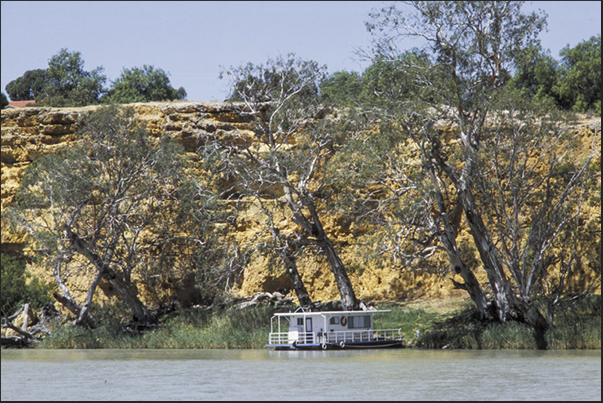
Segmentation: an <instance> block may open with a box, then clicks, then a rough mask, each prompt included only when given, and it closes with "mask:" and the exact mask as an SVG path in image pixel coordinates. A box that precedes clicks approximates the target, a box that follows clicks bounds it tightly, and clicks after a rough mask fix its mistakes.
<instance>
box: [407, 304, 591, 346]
mask: <svg viewBox="0 0 603 403" xmlns="http://www.w3.org/2000/svg"><path fill="white" fill-rule="evenodd" d="M545 339H546V341H547V343H548V348H549V349H554V350H564V349H601V296H600V295H592V296H589V297H588V298H586V299H584V300H582V301H580V302H579V303H577V304H575V305H574V306H572V307H570V308H568V309H567V310H564V311H562V312H560V313H558V314H557V315H556V317H555V320H554V322H553V324H552V325H551V326H550V328H549V330H548V331H547V332H546V334H545ZM414 346H415V347H421V348H436V349H437V348H461V349H516V350H521V349H537V343H536V339H535V335H534V331H533V329H532V328H531V327H529V326H527V325H525V324H521V323H515V322H508V323H496V322H491V323H483V322H481V321H480V320H479V319H478V315H477V312H476V310H475V309H472V308H471V309H465V310H463V311H460V312H455V313H453V314H452V315H451V316H447V317H446V316H442V317H441V320H439V321H434V322H433V323H432V325H431V328H430V329H429V330H428V331H426V332H425V333H424V334H422V335H421V336H420V337H419V338H418V340H416V342H415V344H414Z"/></svg>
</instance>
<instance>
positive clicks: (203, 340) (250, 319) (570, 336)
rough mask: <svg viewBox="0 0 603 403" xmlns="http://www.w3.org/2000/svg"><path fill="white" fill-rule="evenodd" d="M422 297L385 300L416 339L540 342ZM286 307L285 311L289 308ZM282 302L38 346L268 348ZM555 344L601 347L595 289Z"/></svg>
mask: <svg viewBox="0 0 603 403" xmlns="http://www.w3.org/2000/svg"><path fill="white" fill-rule="evenodd" d="M445 304H446V306H444V307H443V306H442V303H439V304H438V303H434V302H433V301H429V302H425V303H422V304H416V303H415V304H404V305H400V304H379V305H378V308H379V309H391V310H392V312H391V313H390V315H389V323H387V322H386V323H384V325H385V327H388V328H401V329H402V333H403V335H404V338H405V340H406V343H407V346H408V347H415V348H437V349H440V348H460V349H536V342H535V340H534V335H533V332H532V330H531V329H530V328H528V327H526V326H523V325H519V324H516V323H509V324H504V325H503V324H495V323H492V324H481V323H480V322H479V321H477V320H476V315H475V310H474V309H473V308H472V307H471V305H470V303H469V302H467V301H465V300H456V301H453V302H450V301H447V302H445ZM279 311H283V310H282V308H281V309H280V310H279ZM274 312H276V309H275V308H272V307H269V306H259V307H253V308H246V309H243V310H236V309H226V310H220V311H216V312H208V311H200V310H194V309H191V310H179V311H175V312H172V313H171V314H169V315H168V316H166V317H164V319H163V320H162V323H161V326H160V327H159V328H158V329H156V330H153V331H148V332H145V333H143V334H140V335H130V334H127V333H124V332H123V331H122V328H121V324H120V322H119V320H118V319H109V320H104V321H103V323H102V324H101V326H99V327H98V328H96V329H93V330H87V329H81V328H72V327H71V326H70V325H56V326H55V327H54V328H53V329H52V330H53V336H52V337H48V338H46V339H45V340H44V341H42V342H41V343H39V344H38V346H37V348H116V349H120V348H183V349H188V348H263V347H264V344H265V343H266V342H267V340H268V333H269V331H270V318H271V316H272V314H273V313H274ZM546 338H547V341H548V344H549V348H550V349H561V350H562V349H600V348H601V297H600V296H592V297H591V298H589V299H587V300H585V301H583V302H582V303H580V304H579V305H576V306H574V307H572V308H571V309H569V310H567V311H565V312H563V313H560V314H558V315H557V316H556V319H555V324H554V326H553V327H552V328H551V330H549V331H548V332H547V334H546Z"/></svg>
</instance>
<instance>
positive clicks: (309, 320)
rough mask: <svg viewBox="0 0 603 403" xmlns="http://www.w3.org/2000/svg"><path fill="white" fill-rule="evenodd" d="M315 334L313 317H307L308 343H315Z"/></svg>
mask: <svg viewBox="0 0 603 403" xmlns="http://www.w3.org/2000/svg"><path fill="white" fill-rule="evenodd" d="M313 336H314V334H313V333H312V318H306V343H308V344H311V343H314V337H313Z"/></svg>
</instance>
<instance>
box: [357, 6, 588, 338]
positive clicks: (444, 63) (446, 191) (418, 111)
mask: <svg viewBox="0 0 603 403" xmlns="http://www.w3.org/2000/svg"><path fill="white" fill-rule="evenodd" d="M402 3H403V4H402V6H401V7H399V6H398V5H392V6H390V7H387V8H385V9H383V10H381V11H380V12H375V13H372V14H371V21H370V22H369V23H367V27H368V29H369V31H370V32H371V33H372V34H373V35H374V48H373V51H372V57H373V59H374V60H375V61H379V62H380V63H389V66H390V69H391V70H392V71H398V72H400V75H401V76H403V77H406V80H407V83H408V85H409V86H410V87H411V88H413V96H412V97H403V98H400V97H396V96H395V95H394V96H392V97H388V96H387V95H388V94H390V93H391V91H390V92H387V91H386V92H384V93H383V94H379V93H376V95H377V98H378V99H379V102H378V103H377V108H378V111H379V113H381V115H382V117H383V120H384V122H386V123H384V124H383V125H382V127H383V128H384V130H386V131H387V132H388V133H389V134H388V135H389V136H393V138H394V141H395V142H399V144H409V145H410V144H412V145H413V147H415V149H416V150H417V152H418V155H419V156H420V159H421V175H422V177H421V178H419V182H420V183H421V186H420V187H419V186H417V187H416V189H418V190H421V189H423V190H422V193H421V195H422V196H421V199H422V200H423V201H424V203H423V209H424V211H429V212H430V215H431V217H427V216H425V215H423V216H422V217H423V219H424V220H427V221H424V222H427V223H428V224H429V225H431V226H432V230H431V233H432V234H433V236H431V237H428V238H426V239H437V240H438V241H439V246H440V247H442V248H443V249H444V250H445V251H446V252H447V254H448V257H449V261H450V264H451V267H452V268H453V269H454V270H455V272H457V273H458V274H460V276H461V277H462V278H463V280H464V283H457V284H456V285H457V287H459V288H462V289H465V290H467V291H468V293H469V294H470V295H471V297H472V298H473V300H474V302H475V303H476V305H477V306H478V308H479V310H480V312H481V314H482V316H484V317H492V318H494V319H496V320H500V321H507V320H517V321H521V322H526V323H529V324H530V325H531V326H533V327H534V328H535V330H536V331H537V332H536V333H537V336H538V339H539V341H540V346H541V347H544V345H545V342H544V339H543V337H542V335H543V332H544V331H545V330H546V329H547V327H548V324H547V321H546V320H545V319H544V317H543V315H542V314H541V313H540V311H539V310H538V309H537V307H536V306H535V304H533V303H532V301H531V298H530V296H531V295H532V292H533V290H534V288H531V287H529V286H527V288H526V284H525V283H522V282H521V281H520V278H519V277H521V276H520V275H519V272H518V271H517V270H516V269H515V267H516V266H515V264H519V265H520V266H521V267H522V269H520V270H519V271H521V272H522V273H528V272H534V271H535V272H534V273H536V272H538V273H541V271H542V270H541V269H542V266H540V264H541V263H542V261H540V262H539V261H538V260H539V259H540V258H541V257H542V256H544V254H543V255H540V254H539V253H538V252H544V249H542V248H540V249H539V247H538V246H537V245H540V246H543V245H549V244H550V243H551V242H552V241H553V240H554V239H555V237H556V236H557V234H558V231H555V230H552V228H557V229H559V228H561V227H563V225H564V223H566V222H569V221H568V220H566V219H564V218H560V214H558V213H561V212H562V211H563V212H566V211H567V210H564V209H561V210H558V211H557V213H551V214H549V213H545V211H549V210H547V209H546V208H544V207H542V208H541V210H540V211H541V212H542V214H541V215H540V216H539V217H540V218H542V221H533V222H530V220H526V217H525V216H524V215H522V212H524V208H525V206H527V205H528V203H534V202H537V201H535V200H534V201H532V200H529V201H528V199H527V198H521V197H519V196H517V198H515V199H513V196H510V195H511V194H514V193H513V192H516V193H515V194H516V195H519V193H522V192H527V194H528V195H531V196H533V195H534V192H536V191H537V189H539V187H538V186H539V184H541V183H549V184H550V183H551V179H550V178H551V177H552V176H554V172H555V169H556V167H558V166H559V165H560V164H562V162H561V161H562V160H563V158H564V155H563V154H558V153H556V152H553V151H552V150H551V149H550V148H546V149H543V151H542V152H543V154H542V155H541V156H540V157H539V156H536V155H534V154H532V156H533V157H534V158H536V159H538V158H542V161H546V163H545V165H544V166H545V168H543V171H540V172H539V174H540V175H541V176H539V179H536V178H532V180H533V181H531V182H530V184H531V187H529V188H527V189H530V190H531V191H530V190H526V188H525V186H528V181H524V182H523V183H522V184H521V186H524V187H521V186H520V187H519V188H517V189H515V190H513V191H507V190H505V191H503V192H502V193H501V195H502V196H501V197H502V198H500V199H498V200H494V199H493V198H491V197H489V196H488V193H487V192H485V190H486V189H487V187H486V185H485V183H484V182H483V180H484V179H485V178H488V179H492V180H500V178H496V177H494V178H493V177H492V170H493V169H494V170H496V169H499V170H500V171H504V172H507V173H510V175H511V176H509V177H508V180H509V181H511V182H512V181H514V180H515V178H514V175H516V174H519V173H520V171H518V170H517V167H516V166H515V165H513V164H514V163H518V164H524V165H523V166H524V168H525V167H528V166H530V164H528V163H527V158H528V156H527V154H526V153H529V152H531V151H530V148H529V144H532V143H530V141H536V140H535V139H537V138H538V136H539V135H541V134H542V133H548V132H546V130H545V126H544V125H542V126H538V125H533V122H534V121H532V120H530V124H529V125H524V126H522V125H521V124H519V126H516V127H515V129H517V128H518V127H521V129H517V130H520V131H521V135H520V134H519V132H516V131H513V130H509V129H508V127H505V126H504V124H509V120H508V119H511V120H513V119H520V121H521V119H522V117H523V116H524V114H525V113H528V112H526V111H525V110H522V111H521V113H517V114H511V115H510V117H508V116H507V117H505V116H506V115H505V113H504V112H503V109H502V105H505V103H504V102H502V101H503V100H504V99H505V97H506V96H507V94H506V93H505V91H504V88H505V83H506V80H507V79H508V77H509V75H510V72H511V71H513V69H514V68H515V65H516V61H517V58H518V57H519V56H520V55H521V50H522V49H524V48H526V47H528V46H535V45H536V35H537V34H538V32H539V31H540V30H541V29H542V28H543V27H544V24H545V19H544V17H542V16H540V15H538V14H536V13H532V14H524V13H522V11H521V6H522V3H521V2H490V1H488V2H441V1H437V2H422V1H421V2H402ZM405 38H420V39H421V40H422V41H424V43H425V45H424V47H423V49H422V51H423V52H425V55H426V56H427V57H428V62H429V63H423V62H421V63H417V62H413V60H409V59H408V58H406V59H404V60H401V59H400V55H401V54H402V53H403V52H402V51H400V50H399V48H398V45H399V44H400V43H402V40H404V39H405ZM511 104H513V103H512V102H511ZM508 106H509V103H507V104H506V105H505V107H508ZM497 108H498V109H497ZM532 116H535V115H534V114H532ZM442 121H449V122H452V123H453V124H454V125H455V126H456V128H454V129H453V130H448V131H447V130H442V128H441V122H442ZM535 121H537V122H543V121H541V120H538V119H537V120H535ZM503 122H504V124H503ZM503 127H505V128H504V129H503ZM550 128H551V129H552V130H553V133H554V135H552V136H551V137H549V139H550V140H551V141H556V140H555V138H559V137H562V135H563V128H562V127H560V126H559V125H553V126H551V127H550ZM495 136H498V137H495ZM494 138H497V139H498V140H499V141H501V143H499V144H497V145H496V146H497V147H503V146H502V143H504V148H505V149H511V150H515V154H512V157H511V156H508V158H507V159H502V158H498V159H496V158H494V157H493V155H492V154H491V152H492V151H493V149H492V147H493V146H494V145H493V144H491V141H492V140H493V139H494ZM526 138H531V139H532V140H530V141H528V140H526ZM520 139H521V141H520ZM547 146H548V145H547ZM493 158H494V160H493ZM518 161H520V162H518ZM493 164H494V167H493ZM509 164H510V167H509ZM588 164H589V160H588V158H587V159H586V160H585V161H582V162H580V163H577V164H576V165H575V166H573V167H572V168H569V173H568V176H567V177H566V178H567V182H564V183H565V184H564V185H561V184H560V187H559V188H555V189H554V190H553V188H552V187H551V188H549V189H550V191H552V192H558V193H557V195H556V196H555V197H561V198H562V199H563V200H568V199H567V198H566V197H568V198H569V196H568V194H567V193H571V194H572V197H571V198H572V199H573V198H574V196H575V195H576V194H580V189H581V188H582V187H581V185H580V184H581V183H583V182H584V176H583V174H584V173H585V171H586V170H587V169H586V167H587V166H588ZM539 167H541V166H539ZM404 172H405V175H406V176H407V177H409V178H410V177H411V175H410V174H409V171H408V170H406V171H404ZM511 172H512V173H511ZM531 173H534V171H531ZM415 177H416V176H415ZM547 178H549V179H547ZM539 181H540V182H539ZM400 183H402V182H400ZM403 183H406V184H410V183H412V182H411V181H406V182H403ZM520 188H521V190H519V189H520ZM509 192H510V193H509ZM517 192H519V193H517ZM564 192H565V193H564ZM575 192H577V193H575ZM563 195H565V196H563ZM509 197H510V198H511V199H509ZM551 197H553V196H551ZM578 199H579V197H578ZM489 203H499V204H497V206H499V208H502V209H511V211H513V214H512V215H515V216H516V218H517V219H518V220H519V221H517V222H516V225H518V226H519V227H518V232H516V233H515V235H514V236H516V237H518V238H516V241H517V242H518V243H517V245H516V246H519V244H521V249H522V250H523V251H525V252H524V257H525V259H524V260H523V261H517V257H514V256H513V254H512V253H510V251H511V249H512V248H508V247H505V245H504V244H502V243H501V242H503V239H504V237H505V236H506V235H505V233H504V232H501V231H500V230H501V228H502V227H501V224H499V225H495V222H496V221H497V220H496V219H495V218H494V216H495V215H496V214H494V213H493V210H490V207H492V206H491V205H490V204H489ZM522 203H525V204H523V205H522ZM561 203H562V204H563V203H564V202H563V201H562V202H561ZM563 205H565V204H563ZM485 206H487V207H485ZM537 210H538V209H537ZM459 211H460V212H462V216H463V218H464V219H465V221H466V222H467V225H468V226H469V229H470V233H471V236H472V239H473V245H472V246H473V247H474V248H475V249H476V250H477V252H478V255H479V263H480V264H481V265H482V266H483V268H484V269H485V271H486V273H487V276H488V280H489V281H488V285H489V287H490V288H491V295H492V300H491V304H490V303H489V302H488V297H487V296H486V293H485V292H484V289H483V288H482V286H481V285H480V284H479V282H478V281H477V279H476V277H475V274H474V273H473V271H472V269H471V268H470V267H469V266H468V265H467V262H466V257H465V256H463V254H462V253H461V249H460V248H459V245H457V242H456V236H457V232H458V222H457V223H455V221H457V220H458V218H459V214H458V213H459ZM497 211H498V213H497V214H499V213H500V210H497ZM568 214H569V213H568ZM570 216H571V214H570ZM566 218H568V217H567V216H566ZM434 219H435V221H433V220H434ZM430 220H432V222H430ZM519 228H521V229H519ZM539 228H540V229H542V228H548V229H549V230H546V231H544V230H543V231H539ZM526 234H529V235H526ZM507 245H508V244H507ZM536 251H538V252H536ZM513 253H515V252H513ZM464 258H465V259H464ZM522 275H524V274H522ZM535 275H537V274H534V276H535ZM522 284H523V287H522ZM517 286H519V287H520V292H519V295H517V291H516V287H517ZM490 307H491V308H492V309H490Z"/></svg>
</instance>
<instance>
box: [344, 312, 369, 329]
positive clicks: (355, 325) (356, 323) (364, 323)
mask: <svg viewBox="0 0 603 403" xmlns="http://www.w3.org/2000/svg"><path fill="white" fill-rule="evenodd" d="M370 327H371V317H370V315H364V316H350V318H349V320H348V328H350V329H360V328H370Z"/></svg>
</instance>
